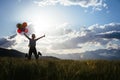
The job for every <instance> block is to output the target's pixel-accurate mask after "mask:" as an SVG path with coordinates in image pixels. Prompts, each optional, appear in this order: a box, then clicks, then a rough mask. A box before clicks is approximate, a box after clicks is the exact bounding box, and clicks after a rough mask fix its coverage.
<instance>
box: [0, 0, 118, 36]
mask: <svg viewBox="0 0 120 80" xmlns="http://www.w3.org/2000/svg"><path fill="white" fill-rule="evenodd" d="M35 1H39V0H35ZM46 1H47V0H46ZM48 1H49V0H48ZM98 1H100V0H98ZM102 1H103V2H102V3H105V4H106V7H100V9H101V10H100V11H99V10H93V7H94V6H90V7H82V6H80V5H69V6H64V5H61V4H56V5H48V6H42V7H41V6H38V5H37V4H35V3H34V0H1V1H0V22H1V25H0V27H1V29H0V33H1V34H0V37H3V36H7V35H11V34H14V33H15V30H16V27H15V26H16V24H17V23H18V22H24V21H26V22H27V21H30V22H32V17H35V15H38V16H39V15H41V14H40V13H42V14H45V15H42V16H46V15H48V18H52V19H51V20H53V19H54V22H53V24H54V23H58V24H62V23H64V22H67V23H69V24H71V25H76V26H79V27H80V26H86V27H88V26H90V25H93V24H100V25H103V24H108V23H112V22H120V18H119V17H120V15H119V13H120V10H119V9H120V5H119V3H120V1H119V0H102ZM101 6H102V5H101ZM46 24H48V25H49V23H47V21H46ZM73 28H76V27H73Z"/></svg>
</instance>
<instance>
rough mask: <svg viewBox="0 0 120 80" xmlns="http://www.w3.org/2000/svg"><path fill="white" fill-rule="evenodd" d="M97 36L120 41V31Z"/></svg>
mask: <svg viewBox="0 0 120 80" xmlns="http://www.w3.org/2000/svg"><path fill="white" fill-rule="evenodd" d="M97 36H98V37H101V38H106V39H113V38H115V39H120V31H113V32H107V33H102V34H98V35H97Z"/></svg>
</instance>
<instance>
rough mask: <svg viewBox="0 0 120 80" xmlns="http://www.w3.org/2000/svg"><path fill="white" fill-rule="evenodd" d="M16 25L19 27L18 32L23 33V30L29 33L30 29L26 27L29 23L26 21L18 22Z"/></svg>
mask: <svg viewBox="0 0 120 80" xmlns="http://www.w3.org/2000/svg"><path fill="white" fill-rule="evenodd" d="M16 26H17V28H18V29H17V32H18V33H22V32H25V33H27V32H28V29H27V28H26V27H27V23H26V22H23V24H21V23H18V24H17V25H16Z"/></svg>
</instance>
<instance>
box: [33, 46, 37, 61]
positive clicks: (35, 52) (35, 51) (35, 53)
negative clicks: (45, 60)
mask: <svg viewBox="0 0 120 80" xmlns="http://www.w3.org/2000/svg"><path fill="white" fill-rule="evenodd" d="M33 53H34V55H35V58H36V59H38V55H37V50H36V48H34V51H33Z"/></svg>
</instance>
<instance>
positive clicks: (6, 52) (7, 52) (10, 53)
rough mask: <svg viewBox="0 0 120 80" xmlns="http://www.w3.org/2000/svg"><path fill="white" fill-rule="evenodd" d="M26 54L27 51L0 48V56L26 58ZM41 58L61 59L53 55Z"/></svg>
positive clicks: (40, 57) (41, 57)
mask: <svg viewBox="0 0 120 80" xmlns="http://www.w3.org/2000/svg"><path fill="white" fill-rule="evenodd" d="M25 54H26V53H23V52H20V51H17V50H14V49H5V48H0V57H16V58H25ZM39 59H59V58H57V57H53V56H39Z"/></svg>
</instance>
